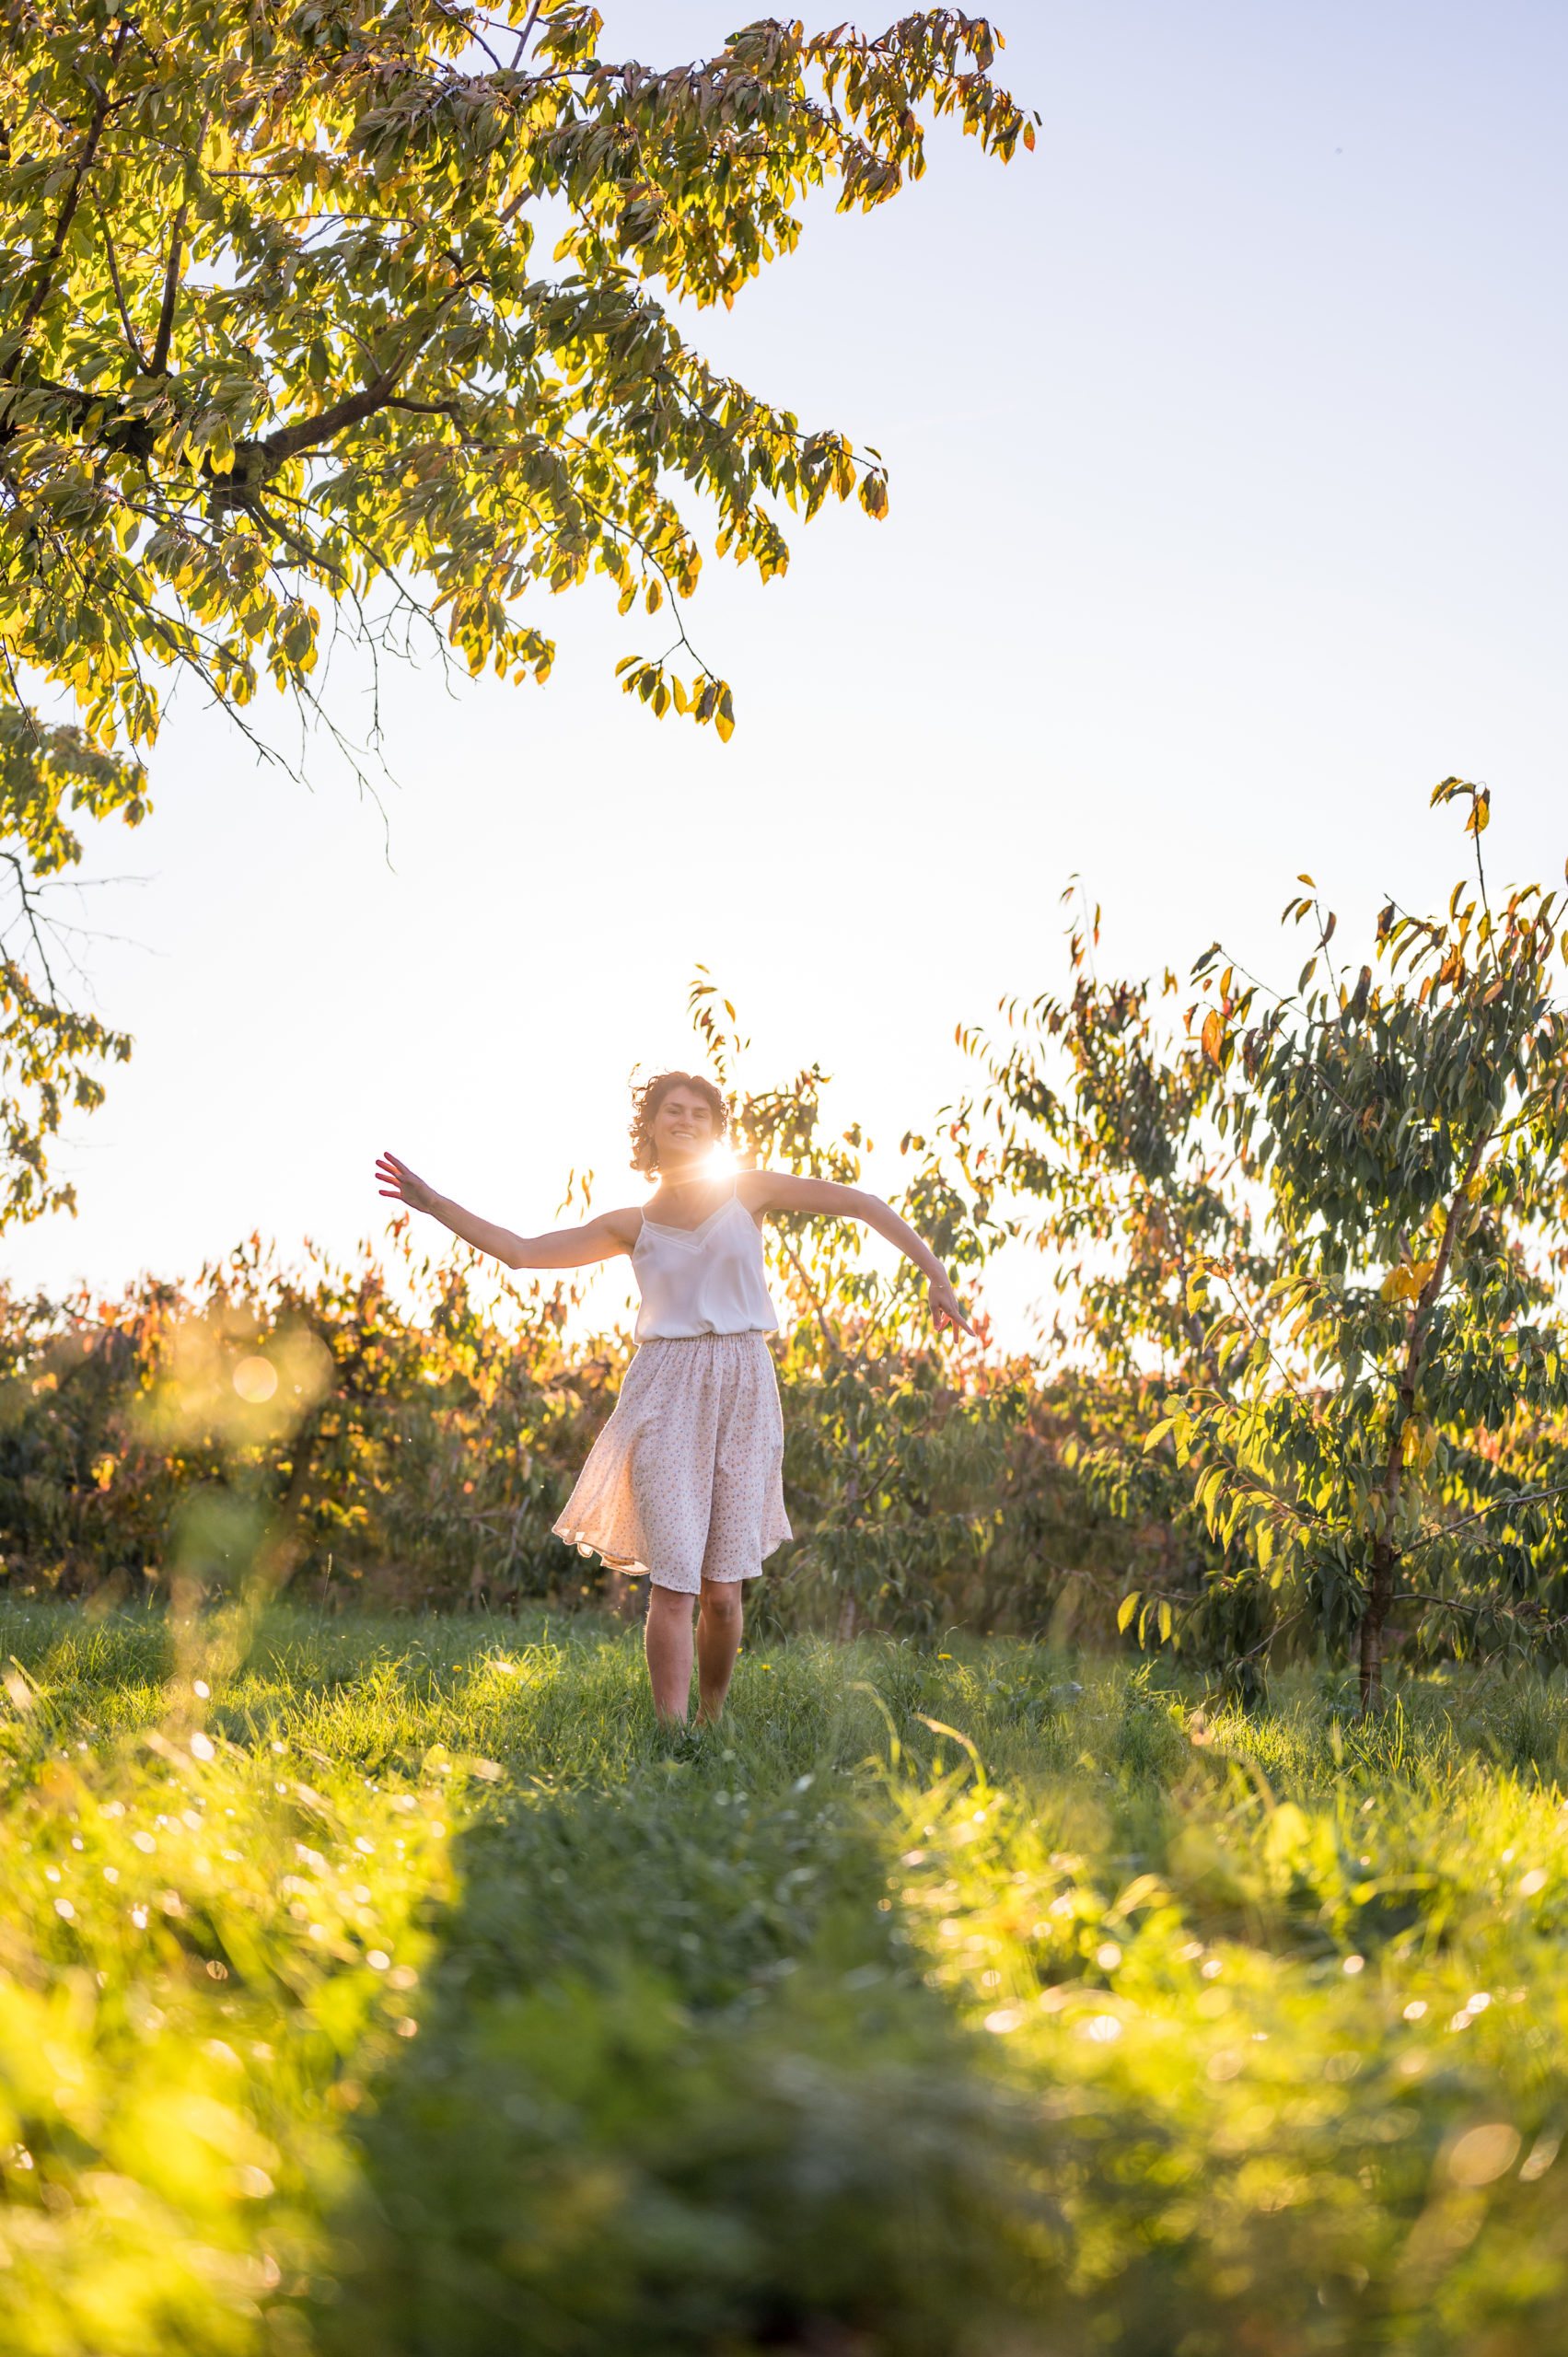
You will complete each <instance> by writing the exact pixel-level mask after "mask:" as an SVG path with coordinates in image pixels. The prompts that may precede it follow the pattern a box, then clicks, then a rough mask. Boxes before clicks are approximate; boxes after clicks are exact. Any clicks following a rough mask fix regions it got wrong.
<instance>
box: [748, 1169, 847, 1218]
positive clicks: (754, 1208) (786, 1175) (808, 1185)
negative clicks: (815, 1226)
mask: <svg viewBox="0 0 1568 2357" xmlns="http://www.w3.org/2000/svg"><path fill="white" fill-rule="evenodd" d="M736 1193H737V1195H738V1197H739V1199H740V1201H741V1202H743V1203H744V1204H745V1206H746V1208H747V1210H748V1211H749V1213H751V1216H752V1218H753V1219H761V1218H762V1216H763V1215H764V1213H768V1212H839V1213H844V1212H851V1213H853V1212H854V1211H856V1210H857V1209H858V1208H859V1206H860V1204H861V1203H862V1202H864V1200H865V1198H864V1197H863V1196H862V1195H861V1194H860V1193H859V1191H858V1190H856V1189H855V1188H853V1187H841V1186H838V1185H837V1184H835V1182H834V1181H833V1180H832V1179H803V1178H797V1177H796V1173H795V1172H794V1171H793V1170H743V1171H742V1172H741V1173H740V1175H739V1177H738V1179H737V1180H736Z"/></svg>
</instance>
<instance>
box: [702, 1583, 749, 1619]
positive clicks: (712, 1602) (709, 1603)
mask: <svg viewBox="0 0 1568 2357" xmlns="http://www.w3.org/2000/svg"><path fill="white" fill-rule="evenodd" d="M740 1617H741V1607H740V1583H739V1581H738V1580H726V1582H725V1583H724V1585H722V1586H714V1587H705V1588H704V1589H703V1620H707V1621H709V1622H711V1623H712V1624H713V1626H714V1627H715V1628H721V1629H726V1628H730V1627H732V1626H733V1625H734V1624H735V1623H736V1622H738V1620H739V1619H740Z"/></svg>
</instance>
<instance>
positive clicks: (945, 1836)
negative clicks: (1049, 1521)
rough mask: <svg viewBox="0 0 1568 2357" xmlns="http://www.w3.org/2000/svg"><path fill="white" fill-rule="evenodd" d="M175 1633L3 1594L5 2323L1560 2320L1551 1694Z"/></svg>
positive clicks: (1546, 2338) (1270, 2356)
mask: <svg viewBox="0 0 1568 2357" xmlns="http://www.w3.org/2000/svg"><path fill="white" fill-rule="evenodd" d="M201 1644H202V1650H201V1652H200V1653H199V1654H198V1653H196V1652H192V1651H190V1650H187V1652H186V1654H185V1655H184V1656H183V1657H182V1658H180V1657H177V1655H176V1651H175V1648H174V1645H173V1642H172V1639H171V1637H170V1634H169V1631H168V1629H167V1627H166V1626H165V1624H164V1623H162V1622H161V1621H159V1620H156V1619H153V1618H150V1617H135V1618H131V1617H127V1618H125V1619H123V1620H118V1619H113V1618H110V1619H109V1620H100V1621H97V1622H91V1621H88V1620H86V1619H84V1618H81V1617H79V1616H76V1615H74V1614H69V1613H65V1612H58V1611H54V1612H51V1611H43V1610H35V1611H31V1612H27V1611H23V1610H20V1609H17V1608H10V1609H6V1610H0V1659H6V1658H8V1660H9V1663H10V1667H9V1669H8V1670H7V1672H6V1692H7V1694H8V1696H9V1702H8V1705H7V1711H8V1716H7V1720H6V1724H5V1726H4V1728H3V1729H0V1743H3V1745H4V1747H5V1749H6V1754H7V1757H8V1763H9V1764H8V1768H7V1771H6V1798H5V1804H4V1807H3V1809H0V1866H3V1870H4V1872H5V1875H6V1890H7V1905H6V1909H5V1910H4V1916H3V1920H0V2113H3V2114H4V2115H5V2116H4V2117H0V2171H3V2182H4V2190H5V2194H6V2200H5V2202H4V2203H3V2204H0V2342H3V2344H4V2345H5V2346H6V2348H7V2349H15V2350H17V2351H24V2352H29V2357H30V2352H34V2351H37V2352H39V2357H44V2352H48V2357H75V2352H80V2357H110V2353H111V2352H112V2357H122V2353H123V2357H129V2353H130V2352H142V2351H147V2352H151V2351H160V2352H161V2351H168V2350H170V2349H178V2350H180V2351H192V2352H202V2353H203V2357H204V2352H207V2351H225V2352H226V2351H235V2352H245V2357H249V2352H251V2351H298V2352H301V2357H304V2352H308V2351H320V2352H322V2357H349V2353H350V2352H353V2357H378V2352H385V2357H413V2352H420V2353H421V2357H424V2353H425V2352H429V2357H492V2352H494V2357H501V2352H503V2351H505V2352H507V2357H512V2353H513V2352H525V2351H551V2352H553V2351H562V2352H574V2353H575V2352H583V2357H609V2353H610V2352H611V2351H613V2352H617V2357H619V2352H622V2351H638V2352H644V2351H647V2352H653V2357H659V2352H665V2351H668V2352H671V2357H674V2352H677V2351H679V2352H687V2351H702V2352H711V2353H712V2357H746V2352H750V2351H761V2350H763V2349H795V2350H797V2351H816V2352H818V2357H878V2353H879V2352H884V2351H886V2352H889V2357H895V2352H896V2353H897V2357H903V2352H909V2357H925V2352H930V2357H948V2353H949V2352H950V2353H951V2357H970V2352H972V2357H981V2352H982V2351H983V2352H985V2353H986V2357H997V2353H998V2352H1004V2353H1005V2352H1016V2357H1023V2353H1024V2352H1026V2351H1028V2352H1040V2357H1069V2352H1072V2357H1078V2352H1084V2357H1089V2352H1091V2351H1112V2352H1119V2353H1120V2357H1167V2352H1168V2353H1169V2357H1222V2352H1224V2357H1228V2352H1230V2351H1237V2350H1240V2351H1260V2352H1266V2357H1306V2352H1308V2351H1319V2350H1333V2351H1340V2350H1343V2351H1362V2350H1365V2351H1375V2350H1376V2351H1383V2350H1399V2351H1410V2352H1411V2357H1418V2352H1419V2357H1424V2353H1425V2352H1427V2351H1431V2352H1434V2357H1436V2352H1445V2353H1446V2352H1452V2357H1458V2352H1460V2351H1463V2352H1465V2357H1516V2352H1517V2357H1524V2352H1525V2351H1530V2352H1532V2357H1535V2352H1538V2351H1542V2350H1547V2349H1551V2348H1555V2347H1562V2346H1568V2209H1565V2206H1564V2204H1563V2201H1562V2188H1561V2182H1560V2166H1559V2164H1558V2162H1557V2152H1558V2145H1559V2142H1560V2140H1561V2139H1562V2136H1563V2135H1564V2133H1565V2132H1568V1970H1565V1968H1564V1965H1563V1960H1562V1931H1563V1927H1564V1923H1565V1922H1568V1812H1565V1809H1564V1806H1563V1804H1562V1794H1561V1792H1560V1791H1559V1789H1558V1782H1557V1780H1558V1776H1559V1772H1560V1765H1561V1764H1562V1761H1563V1760H1564V1759H1568V1740H1565V1739H1568V1707H1565V1704H1564V1700H1563V1697H1562V1693H1561V1690H1560V1689H1546V1688H1543V1687H1540V1686H1538V1685H1529V1684H1516V1685H1515V1686H1513V1687H1504V1686H1498V1687H1495V1688H1492V1689H1478V1688H1477V1687H1475V1686H1474V1685H1473V1684H1470V1683H1468V1682H1462V1681H1461V1682H1458V1683H1448V1684H1444V1683H1442V1682H1439V1681H1432V1682H1430V1683H1427V1684H1425V1685H1423V1686H1421V1687H1419V1688H1413V1689H1407V1691H1406V1693H1405V1694H1404V1696H1403V1697H1402V1699H1401V1701H1400V1707H1399V1709H1398V1710H1396V1711H1395V1712H1394V1713H1391V1714H1390V1715H1389V1717H1388V1720H1387V1721H1386V1722H1385V1723H1384V1724H1382V1725H1381V1726H1380V1727H1378V1728H1376V1729H1375V1730H1372V1731H1370V1732H1363V1731H1361V1730H1359V1729H1358V1728H1357V1727H1356V1726H1355V1725H1354V1724H1353V1722H1351V1721H1350V1720H1349V1718H1348V1716H1347V1715H1346V1714H1345V1698H1344V1697H1343V1695H1342V1693H1341V1691H1340V1689H1339V1687H1338V1685H1337V1683H1336V1682H1335V1681H1333V1680H1331V1679H1330V1680H1322V1679H1311V1680H1308V1679H1303V1680H1301V1681H1299V1682H1297V1683H1295V1684H1294V1685H1290V1686H1287V1687H1286V1688H1285V1689H1283V1691H1282V1693H1281V1694H1280V1695H1279V1696H1277V1697H1276V1699H1275V1701H1274V1704H1273V1706H1272V1709H1271V1711H1270V1712H1269V1713H1265V1714H1262V1715H1260V1717H1258V1718H1257V1719H1254V1720H1249V1721H1242V1720H1241V1719H1239V1718H1237V1717H1226V1716H1225V1715H1223V1714H1221V1715H1218V1716H1215V1717H1214V1718H1212V1719H1211V1718H1207V1717H1205V1716H1204V1714H1203V1713H1202V1711H1200V1710H1195V1708H1194V1705H1195V1704H1196V1702H1197V1701H1198V1700H1199V1697H1198V1694H1197V1689H1193V1690H1192V1692H1191V1693H1190V1694H1187V1695H1179V1694H1175V1693H1168V1692H1159V1691H1155V1690H1153V1689H1151V1687H1150V1685H1149V1683H1148V1681H1147V1679H1146V1678H1144V1677H1142V1676H1140V1675H1138V1674H1136V1673H1134V1672H1130V1671H1129V1669H1128V1668H1127V1667H1126V1666H1116V1667H1101V1668H1098V1669H1097V1668H1092V1667H1091V1668H1085V1667H1083V1666H1079V1667H1077V1668H1075V1669H1074V1668H1073V1667H1072V1666H1070V1665H1067V1664H1065V1663H1064V1662H1063V1661H1062V1660H1061V1659H1060V1658H1057V1657H1054V1656H1052V1655H1050V1654H1049V1653H1047V1652H1045V1651H1043V1650H1041V1649H1037V1648H1030V1647H1025V1646H1016V1645H1003V1644H990V1645H983V1646H981V1645H977V1646H975V1647H973V1648H971V1649H970V1650H969V1651H967V1652H965V1653H964V1654H963V1655H962V1656H961V1657H960V1658H959V1659H957V1660H953V1661H948V1660H946V1659H941V1658H933V1657H931V1656H929V1655H916V1654H914V1653H913V1652H912V1651H910V1650H909V1649H907V1648H892V1647H882V1646H877V1645H869V1644H868V1645H864V1646H858V1647H853V1648H849V1649H846V1650H841V1649H836V1648H831V1647H827V1646H819V1645H813V1644H808V1643H793V1644H790V1645H787V1646H778V1647H775V1648H773V1649H772V1650H771V1651H769V1650H764V1651H762V1652H761V1653H759V1654H753V1653H750V1652H749V1653H748V1654H747V1655H743V1657H742V1661H741V1664H740V1668H739V1674H738V1681H737V1689H736V1698H735V1705H734V1709H733V1712H732V1714H731V1717H730V1719H729V1721H728V1722H727V1723H726V1727H725V1728H724V1729H723V1730H722V1731H720V1732H719V1733H718V1734H716V1735H713V1736H705V1737H703V1738H695V1739H694V1738H674V1737H671V1736H668V1735H667V1734H665V1733H662V1732H661V1731H660V1730H658V1729H657V1728H656V1726H655V1725H654V1724H653V1722H652V1719H651V1715H650V1713H649V1712H648V1709H647V1706H646V1701H645V1697H644V1694H643V1689H642V1681H641V1678H640V1670H639V1665H638V1663H637V1660H636V1657H635V1652H634V1645H633V1641H632V1639H631V1638H630V1637H629V1636H624V1635H619V1634H616V1633H614V1632H611V1631H607V1630H606V1629H605V1628H604V1627H602V1626H600V1625H599V1624H597V1623H582V1622H579V1623H561V1622H559V1621H557V1622H556V1623H555V1624H554V1625H553V1626H551V1625H550V1624H547V1623H545V1622H544V1621H542V1620H540V1621H539V1622H536V1623H528V1622H523V1623H515V1622H500V1623H492V1624H484V1623H475V1622H472V1621H441V1622H437V1621H421V1622H417V1623H411V1622H408V1621H401V1622H374V1621H369V1620H342V1621H330V1622H326V1623H324V1624H323V1623H319V1622H317V1621H316V1620H313V1619H311V1618H309V1617H308V1616H299V1617H293V1618H291V1617H288V1616H280V1617H278V1618H277V1619H275V1620H272V1621H271V1622H269V1623H268V1624H267V1625H266V1626H264V1627H263V1628H262V1629H261V1630H260V1631H257V1632H254V1635H253V1642H251V1643H249V1645H248V1646H247V1647H246V1648H245V1649H244V1655H243V1658H240V1657H239V1654H240V1649H239V1648H238V1647H237V1646H235V1645H232V1644H230V1645H229V1646H228V1648H227V1651H226V1640H225V1637H224V1633H223V1631H222V1629H221V1628H220V1627H218V1626H217V1625H216V1624H215V1627H214V1628H213V1629H212V1630H209V1631H204V1632H202V1636H201ZM197 1678H200V1680H201V1683H202V1684H203V1685H204V1686H205V1687H207V1688H208V1689H210V1690H209V1692H208V1693H207V1694H205V1695H202V1694H198V1693H197V1692H196V1691H195V1687H194V1682H193V1681H194V1680H195V1679H197ZM934 1722H935V1724H933V1723H934ZM944 1729H948V1730H958V1731H960V1732H961V1737H962V1740H960V1737H959V1735H958V1734H954V1733H950V1732H943V1730H944ZM966 1745H972V1747H973V1752H972V1755H971V1753H970V1750H969V1749H967V1748H966ZM976 1761H978V1762H979V1763H981V1766H980V1768H979V1769H978V1770H977V1767H976V1765H975V1762H976ZM1563 2165H1568V2163H1565V2164H1563Z"/></svg>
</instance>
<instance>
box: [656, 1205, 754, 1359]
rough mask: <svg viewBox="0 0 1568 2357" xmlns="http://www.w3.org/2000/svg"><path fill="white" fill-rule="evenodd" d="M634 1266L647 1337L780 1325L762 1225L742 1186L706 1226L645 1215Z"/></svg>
mask: <svg viewBox="0 0 1568 2357" xmlns="http://www.w3.org/2000/svg"><path fill="white" fill-rule="evenodd" d="M632 1266H633V1270H634V1271H635V1272H636V1278H637V1290H638V1292H639V1293H640V1294H641V1295H642V1297H643V1301H642V1307H641V1308H640V1309H639V1311H638V1313H637V1329H636V1331H637V1340H638V1341H639V1342H656V1341H679V1340H684V1339H687V1338H689V1337H690V1336H691V1335H695V1334H772V1333H776V1332H777V1330H778V1323H779V1320H778V1313H777V1311H776V1310H775V1309H774V1307H773V1304H772V1297H771V1295H769V1292H768V1280H767V1276H766V1274H765V1272H764V1270H763V1266H762V1236H761V1229H760V1228H759V1227H758V1225H757V1223H756V1221H755V1220H754V1219H753V1218H752V1216H751V1214H750V1213H749V1211H748V1210H747V1208H746V1206H745V1204H744V1203H743V1202H741V1201H740V1200H739V1198H738V1195H737V1194H736V1191H735V1188H734V1186H732V1187H731V1189H730V1193H729V1200H728V1202H723V1203H721V1204H720V1205H719V1207H718V1209H717V1211H716V1212H710V1213H708V1216H707V1218H706V1219H705V1220H703V1223H702V1225H701V1226H700V1227H664V1226H661V1225H660V1224H659V1223H658V1222H657V1221H656V1220H651V1219H648V1218H646V1217H645V1218H644V1221H643V1225H642V1227H641V1229H640V1231H639V1233H638V1237H637V1241H636V1243H635V1245H634V1246H633V1251H632Z"/></svg>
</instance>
